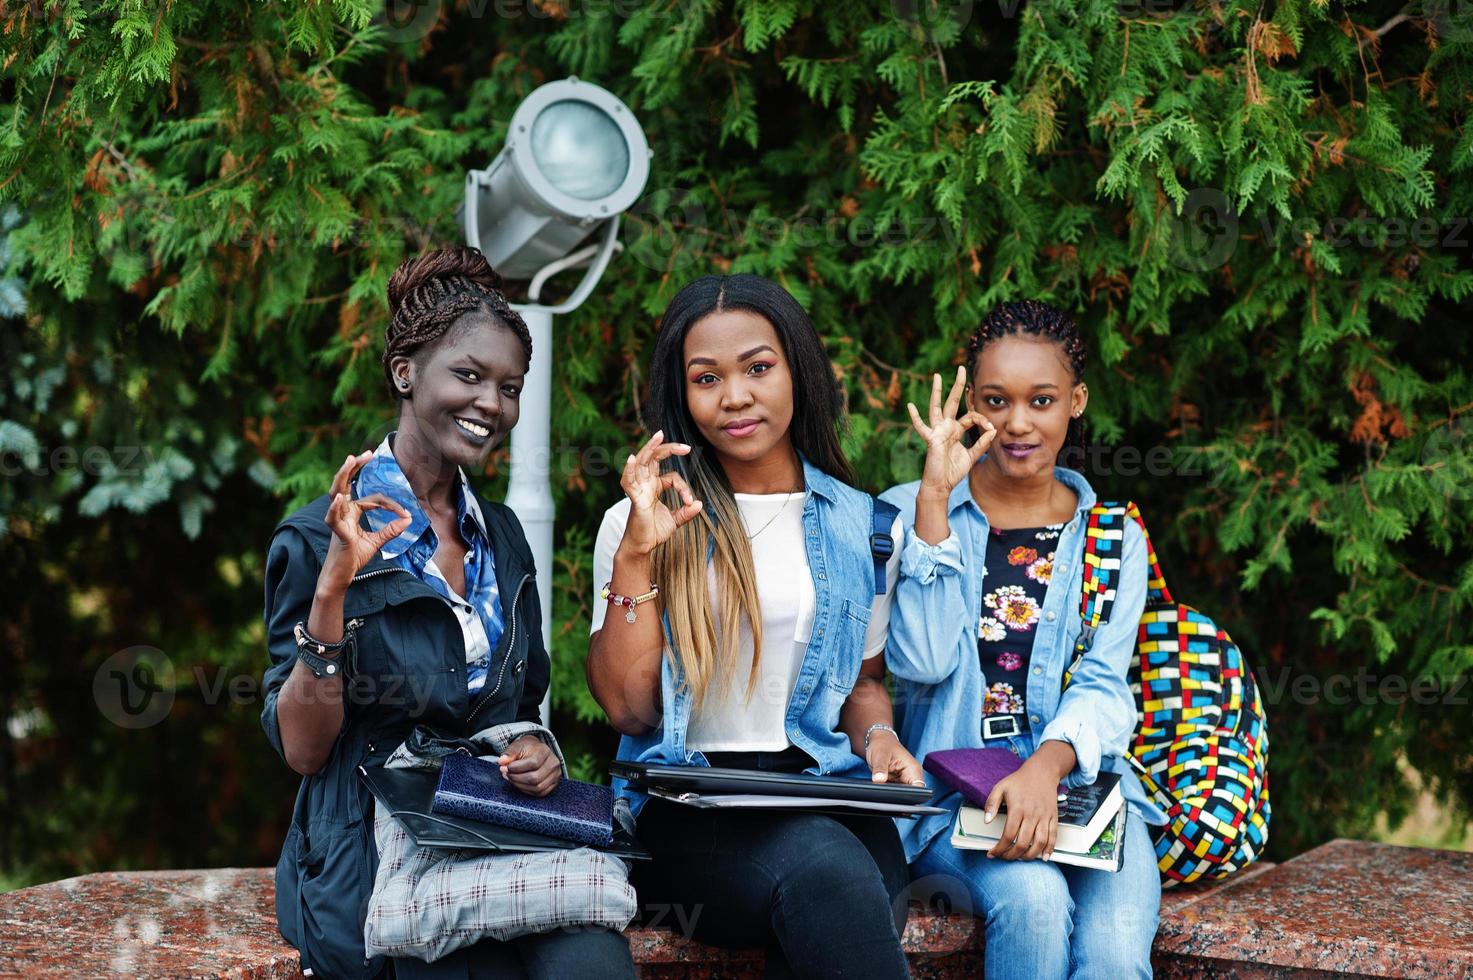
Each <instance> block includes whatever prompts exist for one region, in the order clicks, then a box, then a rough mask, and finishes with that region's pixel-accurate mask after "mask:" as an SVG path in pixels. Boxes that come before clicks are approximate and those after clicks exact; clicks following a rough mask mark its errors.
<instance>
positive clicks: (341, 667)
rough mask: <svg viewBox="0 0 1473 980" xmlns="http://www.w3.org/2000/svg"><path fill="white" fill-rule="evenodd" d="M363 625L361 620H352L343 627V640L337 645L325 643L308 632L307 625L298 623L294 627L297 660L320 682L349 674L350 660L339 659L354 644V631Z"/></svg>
mask: <svg viewBox="0 0 1473 980" xmlns="http://www.w3.org/2000/svg"><path fill="white" fill-rule="evenodd" d="M360 623H361V620H357V619H354V620H350V621H349V622H348V623H347V624H345V625H344V627H343V638H342V639H341V640H338V641H337V642H336V643H324V642H323V641H321V640H319V639H316V638H315V637H313V636H312V634H310V633H308V632H307V624H306V623H303V622H298V623H297V625H296V626H293V627H292V634H293V635H294V636H295V637H296V639H297V659H298V660H300V661H301V662H302V663H304V664H306V665H307V669H308V670H310V671H312V676H313V677H316V678H318V679H319V680H320V679H321V678H324V677H337V676H340V675H341V676H344V677H346V676H347V674H348V658H347V657H343V658H342V659H338V655H339V654H341V653H342V652H343V650H345V649H346V648H347V647H348V646H349V645H350V644H352V642H353V631H354V629H356V628H357V627H358V625H359V624H360Z"/></svg>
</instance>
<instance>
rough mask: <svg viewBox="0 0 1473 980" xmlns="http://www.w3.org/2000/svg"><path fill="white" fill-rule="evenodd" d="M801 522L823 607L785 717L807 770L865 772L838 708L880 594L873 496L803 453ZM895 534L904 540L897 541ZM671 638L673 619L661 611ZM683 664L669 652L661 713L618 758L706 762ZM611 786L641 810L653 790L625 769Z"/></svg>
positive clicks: (624, 744) (626, 742)
mask: <svg viewBox="0 0 1473 980" xmlns="http://www.w3.org/2000/svg"><path fill="white" fill-rule="evenodd" d="M803 482H804V493H803V531H804V536H805V542H806V544H807V549H808V570H809V573H810V574H811V575H812V576H813V588H814V592H815V593H816V601H817V607H816V609H815V611H814V618H813V634H812V636H811V637H810V639H809V642H808V649H807V651H806V652H805V653H804V655H803V665H802V667H801V668H800V669H799V671H798V678H797V680H796V682H795V686H794V689H793V695H792V697H791V698H790V699H789V700H788V710H787V715H786V716H785V724H786V726H787V729H788V738H789V739H790V740H791V741H792V743H793V744H794V745H796V746H798V747H799V748H801V749H802V750H803V751H805V752H807V753H808V754H809V755H811V756H813V758H814V760H815V761H816V762H817V766H816V767H810V768H809V769H808V771H809V772H810V773H819V774H823V775H840V776H865V775H868V772H869V770H868V768H867V767H866V765H865V762H864V760H863V759H861V758H859V757H858V756H857V755H855V754H854V751H853V749H852V748H851V747H850V745H849V736H848V735H845V734H844V733H843V732H841V731H839V730H838V729H839V710H840V709H841V708H843V706H844V701H845V700H846V699H847V698H848V697H849V693H850V692H851V691H852V690H854V683H855V681H857V680H858V679H859V667H860V661H861V659H862V658H863V655H864V637H865V632H866V631H867V630H868V629H869V617H870V606H871V604H872V603H873V601H874V598H875V587H874V585H875V568H874V556H873V553H872V552H871V550H870V533H871V531H872V526H873V508H874V498H872V497H871V496H870V495H869V494H867V493H865V492H863V491H861V490H856V489H854V488H853V487H850V486H848V485H846V484H844V483H841V482H840V481H838V480H836V479H834V478H833V477H831V476H829V475H828V474H827V473H825V472H823V471H822V470H820V469H819V468H818V467H816V466H814V465H812V464H811V463H809V462H808V461H807V460H806V459H805V460H804V461H803ZM897 544H898V542H897ZM662 620H663V622H664V625H665V638H666V642H667V643H670V642H673V641H671V639H670V621H669V618H668V616H664V617H662ZM677 671H678V668H677V667H675V666H674V665H673V664H672V663H671V658H670V657H664V658H662V661H661V667H660V703H661V705H662V706H663V708H664V717H663V718H662V719H661V721H660V724H659V726H658V727H656V728H655V729H653V730H652V731H650V732H647V733H645V734H643V735H625V736H624V737H623V738H622V739H620V741H619V752H618V758H620V759H623V760H628V761H636V762H653V763H664V764H675V765H696V766H705V765H709V764H710V763H708V762H707V761H706V757H705V755H704V754H703V753H701V752H693V751H691V750H690V749H688V748H687V747H686V742H685V739H686V730H687V728H688V727H689V725H690V718H691V708H692V704H691V702H692V698H691V695H690V692H689V690H687V689H686V688H685V687H684V685H683V684H682V683H681V678H680V677H679V675H678V673H677ZM614 792H615V793H616V794H617V795H618V796H619V797H620V798H622V799H624V800H625V801H627V803H628V805H629V807H630V810H631V812H633V813H635V814H638V812H639V810H640V809H641V808H643V806H644V803H645V800H646V799H647V797H646V796H645V794H643V793H641V792H639V791H638V790H635V789H634V788H632V787H630V786H629V785H628V783H627V782H626V781H624V780H622V779H615V780H614Z"/></svg>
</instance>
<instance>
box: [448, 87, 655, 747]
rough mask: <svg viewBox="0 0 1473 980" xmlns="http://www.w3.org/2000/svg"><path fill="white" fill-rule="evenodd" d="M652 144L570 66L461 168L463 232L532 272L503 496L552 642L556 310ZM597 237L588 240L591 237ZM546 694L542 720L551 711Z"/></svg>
mask: <svg viewBox="0 0 1473 980" xmlns="http://www.w3.org/2000/svg"><path fill="white" fill-rule="evenodd" d="M649 157H650V151H649V146H648V144H647V143H646V141H645V138H644V131H643V130H642V129H641V128H640V126H639V123H638V122H637V121H636V120H635V119H634V115H633V113H631V112H630V111H629V109H628V107H627V106H625V105H624V103H623V102H621V101H619V99H618V98H617V97H616V96H614V95H613V94H612V93H610V92H608V91H607V90H605V89H603V88H600V87H599V86H597V85H593V84H591V83H589V82H583V81H579V80H578V79H577V78H568V79H564V80H562V81H558V82H551V83H549V84H547V85H543V86H541V87H540V88H538V89H536V90H535V91H533V92H532V94H530V95H528V96H527V98H526V99H524V100H522V104H521V105H519V106H518V107H517V110H516V112H515V113H514V114H513V115H512V119H511V126H510V128H509V129H508V133H507V140H506V145H505V146H504V147H503V148H502V150H501V152H500V153H499V154H497V156H496V159H495V160H493V161H492V162H491V165H490V166H489V167H487V168H486V169H485V170H472V171H470V172H468V173H467V174H466V178H465V204H464V206H463V209H462V215H461V217H462V220H463V223H464V231H465V240H466V244H468V245H471V246H473V247H475V248H478V249H480V250H481V252H482V253H483V254H485V256H486V258H487V260H488V261H490V263H491V266H492V268H494V269H496V271H497V272H498V273H499V274H501V275H502V276H504V277H506V278H508V279H527V280H530V281H529V283H528V287H527V299H528V302H526V303H522V304H516V305H515V308H516V309H517V310H518V312H520V313H521V314H522V318H523V319H524V320H525V321H526V323H527V329H528V331H529V332H530V333H531V335H532V363H531V367H530V368H529V369H528V372H527V378H526V383H525V384H524V385H523V387H522V401H521V418H520V420H519V421H518V422H517V427H516V428H515V429H513V430H512V439H511V480H510V485H509V487H508V489H507V495H506V503H507V506H508V507H510V508H512V510H514V511H515V512H516V515H517V517H518V519H519V520H520V521H521V522H522V527H523V528H524V529H525V531H526V535H527V544H528V546H529V547H530V548H531V549H532V558H533V561H534V563H535V564H536V567H537V592H538V596H539V597H540V598H541V601H542V640H543V643H544V644H546V646H547V649H548V650H549V651H551V649H552V537H553V536H552V532H553V521H554V517H555V513H554V508H553V502H552V481H551V469H552V356H551V355H552V318H553V317H554V316H555V315H557V314H560V313H570V312H572V311H573V310H575V309H577V308H578V307H579V306H580V305H582V303H583V301H584V300H586V299H587V298H588V296H589V295H590V294H591V293H592V292H593V289H594V287H595V286H596V285H598V281H599V279H600V278H601V277H602V276H603V273H604V270H605V269H606V268H607V267H608V264H609V262H610V261H611V260H612V259H613V257H614V255H615V254H616V253H617V252H618V250H619V248H620V246H619V216H620V215H621V214H623V212H624V211H626V210H627V209H628V208H629V206H630V205H632V204H633V203H634V202H635V200H636V199H638V197H639V195H640V194H641V193H642V192H643V191H644V185H645V182H646V181H647V180H648V179H649ZM589 238H595V239H596V240H595V241H594V243H592V244H586V245H585V244H583V243H584V242H586V241H587V240H588V239H589ZM585 265H586V266H587V270H586V271H585V272H584V275H583V279H582V281H581V282H579V284H578V286H577V287H576V288H575V289H574V290H573V291H572V293H570V294H569V295H568V297H567V298H566V299H564V300H563V301H561V302H559V303H553V304H543V303H541V302H540V300H541V298H542V289H543V286H544V285H545V284H546V283H547V281H548V280H549V279H550V278H551V277H552V276H554V275H556V274H558V273H559V272H563V271H565V270H567V269H573V268H577V267H580V266H585ZM547 712H548V702H547V698H544V699H543V702H542V720H543V721H544V722H546V721H547Z"/></svg>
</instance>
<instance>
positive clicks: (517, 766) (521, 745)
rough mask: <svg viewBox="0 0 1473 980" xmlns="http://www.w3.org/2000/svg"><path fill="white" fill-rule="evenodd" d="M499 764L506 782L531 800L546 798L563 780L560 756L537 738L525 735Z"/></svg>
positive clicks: (507, 748) (502, 754)
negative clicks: (532, 798)
mask: <svg viewBox="0 0 1473 980" xmlns="http://www.w3.org/2000/svg"><path fill="white" fill-rule="evenodd" d="M496 761H497V763H498V764H499V765H500V766H501V774H502V775H503V776H505V777H506V781H507V782H509V783H511V784H512V785H513V786H515V787H516V788H517V789H519V790H521V791H522V792H523V793H526V794H527V795H528V796H546V795H547V794H548V793H551V792H552V791H553V790H554V789H555V788H556V787H557V784H558V780H560V779H562V778H563V766H562V763H560V762H558V758H557V753H556V752H554V751H553V750H552V749H551V748H549V747H548V745H547V743H546V742H544V741H542V739H540V738H538V737H537V736H536V735H523V736H522V737H521V738H519V739H517V740H516V741H515V742H513V743H511V744H510V745H508V746H507V747H506V751H505V752H503V753H501V758H499V759H497V760H496Z"/></svg>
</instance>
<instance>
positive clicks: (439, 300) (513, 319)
mask: <svg viewBox="0 0 1473 980" xmlns="http://www.w3.org/2000/svg"><path fill="white" fill-rule="evenodd" d="M388 292H389V312H390V314H391V317H390V320H389V325H388V326H387V327H386V328H385V329H384V356H383V369H384V380H385V381H386V382H387V383H388V385H389V391H390V392H391V393H392V394H393V395H394V397H395V398H400V399H402V398H404V397H405V395H404V393H403V392H402V391H400V390H399V389H398V387H397V386H396V385H395V384H394V374H393V371H392V370H390V367H389V365H390V363H391V362H392V361H393V359H394V358H396V357H414V356H415V355H416V354H417V353H418V352H420V351H421V350H423V349H424V348H425V347H426V346H428V345H432V344H435V343H437V342H439V340H440V339H441V338H442V337H444V336H445V335H446V333H447V332H448V331H449V330H450V328H451V327H452V326H456V327H457V328H458V329H464V328H467V327H470V326H474V325H475V324H477V323H481V322H488V321H489V322H490V323H494V324H498V325H500V326H503V327H506V328H507V329H508V330H510V331H511V332H512V333H514V334H516V335H517V339H518V340H520V341H521V342H522V347H523V348H524V349H525V350H526V352H527V363H528V364H529V365H530V364H531V362H532V334H531V333H530V332H529V331H528V330H527V324H526V322H525V321H523V320H522V315H521V314H520V313H518V312H517V311H516V310H514V309H512V308H511V304H510V303H508V302H507V301H506V296H505V295H503V294H502V292H501V277H500V276H498V275H497V274H496V272H495V271H494V270H493V269H492V268H491V263H489V262H487V261H486V257H485V256H484V255H482V254H481V252H480V250H479V249H474V248H468V247H462V248H446V249H437V250H435V251H433V252H426V253H425V254H424V255H420V256H416V257H414V258H410V259H405V260H404V261H403V262H401V263H400V264H399V268H397V269H395V270H394V274H393V275H392V276H391V277H389V290H388ZM483 318H484V319H483Z"/></svg>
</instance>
